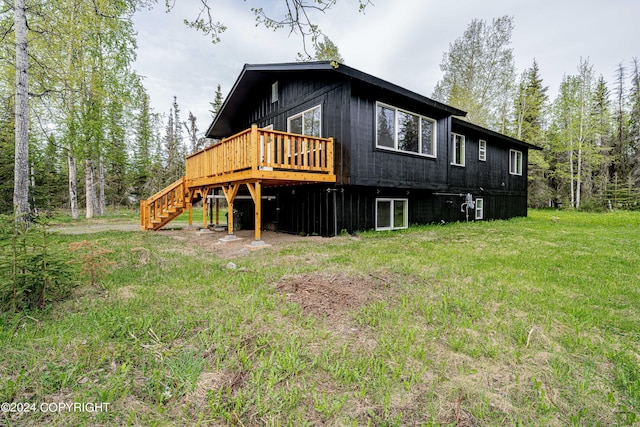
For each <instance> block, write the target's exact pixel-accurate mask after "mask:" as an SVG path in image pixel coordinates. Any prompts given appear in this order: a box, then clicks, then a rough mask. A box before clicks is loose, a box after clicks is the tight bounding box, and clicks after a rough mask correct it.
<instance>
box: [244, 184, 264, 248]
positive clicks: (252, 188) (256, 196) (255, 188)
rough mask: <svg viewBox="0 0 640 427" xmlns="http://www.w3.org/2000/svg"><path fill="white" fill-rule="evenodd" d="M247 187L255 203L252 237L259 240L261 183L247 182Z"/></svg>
mask: <svg viewBox="0 0 640 427" xmlns="http://www.w3.org/2000/svg"><path fill="white" fill-rule="evenodd" d="M247 187H248V188H249V193H251V198H252V199H253V204H254V205H255V209H254V211H255V225H254V237H255V240H256V241H257V240H260V229H261V228H262V219H261V207H262V183H261V182H260V181H256V182H254V183H250V182H248V183H247Z"/></svg>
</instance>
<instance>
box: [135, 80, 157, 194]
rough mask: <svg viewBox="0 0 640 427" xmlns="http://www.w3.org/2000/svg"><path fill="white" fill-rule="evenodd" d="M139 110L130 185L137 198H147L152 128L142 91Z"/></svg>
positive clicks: (150, 190)
mask: <svg viewBox="0 0 640 427" xmlns="http://www.w3.org/2000/svg"><path fill="white" fill-rule="evenodd" d="M138 102H139V104H140V105H139V107H138V108H139V110H138V112H137V114H136V119H135V143H134V145H133V158H132V164H131V166H132V167H131V169H132V173H131V175H132V177H131V186H132V187H133V190H132V191H133V193H134V194H135V196H136V197H137V198H138V199H143V198H147V197H148V196H150V195H151V194H152V189H150V188H149V185H148V184H149V181H150V179H151V177H152V165H153V161H154V156H153V151H152V147H153V136H154V133H153V128H152V120H153V119H152V116H151V111H150V109H149V95H147V94H146V93H145V92H144V91H141V93H140V94H139V100H138Z"/></svg>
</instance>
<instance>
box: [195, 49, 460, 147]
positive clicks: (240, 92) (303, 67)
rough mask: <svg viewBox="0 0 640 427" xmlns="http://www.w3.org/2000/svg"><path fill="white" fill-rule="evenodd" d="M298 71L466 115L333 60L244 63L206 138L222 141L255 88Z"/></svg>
mask: <svg viewBox="0 0 640 427" xmlns="http://www.w3.org/2000/svg"><path fill="white" fill-rule="evenodd" d="M301 71H319V72H327V73H338V74H339V75H342V76H345V77H347V78H350V79H354V80H357V81H359V82H361V83H364V84H366V85H371V86H376V87H378V88H381V89H385V90H388V91H391V92H394V93H397V94H399V95H402V96H405V97H407V98H410V99H413V100H415V101H418V102H420V103H423V104H426V105H429V106H431V107H434V108H437V109H439V110H442V111H444V112H445V113H448V114H450V115H454V116H465V115H466V114H467V113H466V112H465V111H462V110H460V109H458V108H455V107H452V106H450V105H447V104H443V103H441V102H438V101H436V100H433V99H431V98H427V97H426V96H423V95H420V94H418V93H416V92H412V91H410V90H408V89H405V88H403V87H400V86H398V85H396V84H393V83H390V82H388V81H386V80H382V79H380V78H378V77H374V76H372V75H370V74H367V73H363V72H362V71H359V70H356V69H355V68H351V67H349V66H347V65H343V64H339V63H337V62H335V61H316V62H293V63H281V64H245V65H244V67H243V68H242V71H241V72H240V76H238V78H237V80H236V82H235V83H234V85H233V87H232V88H231V91H230V92H229V95H228V96H227V98H226V99H225V100H224V102H223V104H222V107H221V108H220V112H219V113H218V115H217V116H216V118H215V119H214V120H213V123H211V125H210V126H209V129H207V132H206V136H207V137H208V138H222V137H225V136H229V135H230V134H231V133H232V132H233V131H234V129H232V125H231V122H232V121H233V120H232V118H233V117H234V116H235V115H237V114H238V112H239V111H241V108H242V105H243V102H244V101H245V100H246V99H247V98H248V96H249V95H250V94H251V92H252V91H253V90H254V88H256V87H259V86H263V85H267V84H269V85H270V84H271V83H273V81H274V75H281V74H283V73H290V72H301Z"/></svg>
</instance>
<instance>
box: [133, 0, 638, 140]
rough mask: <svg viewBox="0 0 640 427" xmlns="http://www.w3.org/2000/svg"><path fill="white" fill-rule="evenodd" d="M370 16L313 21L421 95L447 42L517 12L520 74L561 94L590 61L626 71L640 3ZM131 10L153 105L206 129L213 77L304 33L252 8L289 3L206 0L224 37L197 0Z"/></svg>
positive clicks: (422, 1)
mask: <svg viewBox="0 0 640 427" xmlns="http://www.w3.org/2000/svg"><path fill="white" fill-rule="evenodd" d="M373 2H374V6H369V7H368V8H367V9H366V11H365V13H359V12H358V6H357V1H356V0H339V1H338V5H337V6H335V7H334V8H333V9H331V10H330V11H329V12H327V13H326V14H324V15H319V16H317V17H316V20H317V23H318V24H320V27H321V29H322V30H323V31H324V33H325V34H327V35H328V36H329V37H330V38H331V40H332V41H333V42H334V43H335V44H336V45H337V46H338V48H339V50H340V53H341V55H342V57H343V58H344V59H345V64H347V65H349V66H351V67H353V68H356V69H359V70H361V71H363V72H366V73H369V74H372V75H374V76H376V77H380V78H382V79H384V80H387V81H390V82H392V83H395V84H398V85H400V86H403V87H405V88H407V89H409V90H412V91H414V92H418V93H420V94H422V95H425V96H431V94H432V92H433V88H434V86H435V84H436V82H437V81H438V80H439V79H440V78H441V77H442V73H441V71H440V67H439V66H440V62H441V61H442V55H443V53H444V52H446V51H447V50H448V49H449V44H450V43H452V42H453V41H454V40H455V39H457V38H459V37H461V36H462V35H463V33H464V31H465V29H466V28H467V26H468V25H469V23H470V22H471V20H472V19H474V18H479V19H483V20H486V21H487V22H491V20H492V19H494V18H497V17H500V16H503V15H509V16H513V17H514V25H515V28H514V31H513V34H512V45H511V46H512V47H513V49H514V56H515V62H516V69H517V72H518V74H520V73H521V72H522V71H524V70H525V69H526V68H528V67H530V66H531V64H532V62H533V59H534V58H535V59H537V61H538V64H539V66H540V72H541V75H542V77H543V80H544V84H545V85H547V86H549V93H550V95H551V96H552V97H555V95H556V93H557V90H558V86H559V84H560V82H561V81H562V77H563V75H565V74H575V73H576V72H577V71H576V69H577V66H578V63H579V61H580V58H581V57H583V58H589V60H590V62H591V64H593V66H594V71H595V73H596V75H600V74H602V75H603V76H604V78H605V79H606V80H607V81H608V82H609V84H610V89H611V88H612V83H613V81H614V74H615V70H616V68H617V65H618V64H619V63H620V62H623V64H624V65H625V66H626V67H627V69H629V68H630V66H631V65H630V62H631V60H632V59H633V58H634V57H639V58H640V43H639V42H640V24H639V22H638V21H639V20H640V0H537V1H520V0H456V1H442V0H438V1H435V0H373ZM159 3H161V4H160V5H158V6H156V8H154V9H152V10H150V11H149V10H143V11H140V12H138V13H137V14H136V16H135V28H136V30H137V31H138V50H137V55H138V56H137V61H136V63H135V64H134V68H135V69H136V71H137V72H138V73H139V74H141V75H142V76H144V77H145V86H146V88H147V89H148V92H149V94H150V96H151V104H152V107H153V108H154V110H155V111H156V112H158V113H162V114H165V115H166V114H167V113H168V112H169V109H170V108H171V104H172V102H173V96H174V95H175V96H177V97H178V105H179V106H180V109H181V117H182V119H183V120H186V118H187V116H188V113H189V111H192V112H193V113H194V115H195V116H196V117H197V119H198V121H197V123H198V127H199V128H200V131H201V132H204V131H205V130H206V128H207V127H208V126H209V124H210V122H211V115H210V113H209V109H210V105H209V103H210V102H211V101H212V100H213V97H214V93H215V88H216V85H217V84H220V85H221V86H222V93H223V94H224V95H225V96H226V95H227V94H228V92H229V90H230V89H231V86H232V85H233V83H234V82H235V80H236V78H237V77H238V75H239V74H240V71H241V70H242V66H243V65H244V64H246V63H252V64H262V63H275V62H294V61H295V60H296V58H297V53H298V52H300V51H301V50H302V43H301V39H300V38H299V37H297V36H296V35H295V34H292V35H289V33H288V31H286V30H280V31H277V32H273V31H272V30H269V29H266V28H264V27H263V26H260V27H256V26H255V17H254V15H253V13H252V12H251V7H264V8H265V10H267V8H268V6H266V5H267V4H274V5H276V4H283V3H284V0H262V1H260V0H246V1H240V0H209V3H210V4H211V6H212V8H213V12H214V14H215V17H216V19H218V20H219V21H221V22H222V23H224V24H225V25H226V26H227V27H228V30H227V31H226V32H225V33H223V34H222V41H221V43H219V44H212V43H211V40H210V38H209V37H207V36H204V35H202V34H201V33H198V32H196V31H195V30H192V29H189V28H187V27H186V26H185V25H184V24H183V19H184V18H193V17H195V15H196V14H197V11H198V7H199V6H200V4H201V0H176V6H175V9H174V10H173V11H172V12H171V13H169V14H167V13H165V9H164V1H160V2H159Z"/></svg>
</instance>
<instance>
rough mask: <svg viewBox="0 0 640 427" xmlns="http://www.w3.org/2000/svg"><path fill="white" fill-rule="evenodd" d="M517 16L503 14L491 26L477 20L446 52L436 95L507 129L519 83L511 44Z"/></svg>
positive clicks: (480, 119)
mask: <svg viewBox="0 0 640 427" xmlns="http://www.w3.org/2000/svg"><path fill="white" fill-rule="evenodd" d="M512 31H513V18H512V17H509V16H503V17H501V18H497V19H494V20H493V21H492V23H491V24H490V25H487V24H486V23H485V21H483V20H480V19H474V20H473V21H471V24H469V26H468V27H467V30H466V31H465V32H464V35H463V36H462V37H461V38H459V39H457V40H456V41H455V42H453V44H450V45H449V51H448V52H445V53H444V55H443V59H442V63H441V64H440V69H441V70H442V72H443V77H442V79H441V80H439V81H438V83H437V84H436V87H435V89H434V92H433V98H435V99H436V100H438V101H442V102H445V103H448V104H450V105H452V106H454V107H458V108H460V109H462V110H465V111H467V113H468V115H467V119H468V120H469V121H470V122H473V123H476V124H478V125H481V126H485V127H489V128H494V129H497V130H503V129H502V128H503V127H504V125H503V124H504V123H505V121H506V120H504V119H505V118H506V116H507V109H506V107H505V106H506V105H508V104H507V103H508V99H509V96H510V93H511V91H512V90H513V87H514V82H515V65H514V59H513V49H511V48H510V47H509V45H510V43H511V32H512Z"/></svg>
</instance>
